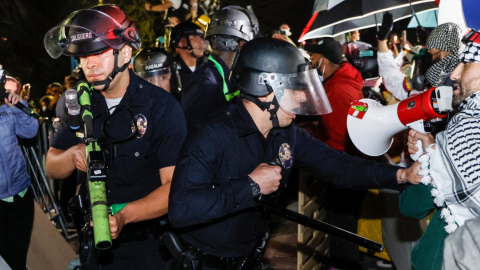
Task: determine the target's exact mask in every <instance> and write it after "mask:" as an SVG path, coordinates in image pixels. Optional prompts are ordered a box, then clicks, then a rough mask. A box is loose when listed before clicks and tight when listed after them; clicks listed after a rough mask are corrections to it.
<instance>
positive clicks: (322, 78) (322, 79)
mask: <svg viewBox="0 0 480 270" xmlns="http://www.w3.org/2000/svg"><path fill="white" fill-rule="evenodd" d="M322 62H323V58H322V59H321V60H320V63H318V66H317V74H318V69H319V68H320V65H322ZM323 75H325V66H323V71H322V75H320V74H318V79H320V82H322V83H323V81H324V80H325V78H324V77H323Z"/></svg>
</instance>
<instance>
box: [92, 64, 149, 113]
mask: <svg viewBox="0 0 480 270" xmlns="http://www.w3.org/2000/svg"><path fill="white" fill-rule="evenodd" d="M128 72H129V73H130V81H129V84H128V86H127V91H126V92H125V94H124V95H123V98H122V101H120V104H119V106H123V107H142V106H143V102H142V101H141V99H140V97H139V93H137V92H138V91H141V89H142V88H143V87H145V85H144V84H145V82H143V81H141V80H139V78H138V76H137V75H136V74H135V73H134V72H133V71H131V70H130V69H128ZM92 99H93V102H92V104H94V106H95V107H96V109H93V114H94V117H96V116H98V115H100V114H102V113H104V112H105V111H106V110H107V104H106V101H105V97H104V96H103V95H102V93H100V91H97V90H94V92H93V96H92Z"/></svg>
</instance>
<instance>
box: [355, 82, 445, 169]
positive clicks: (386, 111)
mask: <svg viewBox="0 0 480 270" xmlns="http://www.w3.org/2000/svg"><path fill="white" fill-rule="evenodd" d="M452 98H453V89H452V87H450V86H440V87H437V88H431V89H430V90H428V91H426V92H424V93H422V94H419V95H415V96H412V97H410V98H408V99H405V100H402V101H400V102H399V103H396V104H393V105H389V106H383V105H381V104H380V103H379V102H377V101H375V100H373V99H361V100H358V101H354V102H352V106H351V107H350V110H349V112H348V116H347V129H348V134H349V135H350V139H351V140H352V142H353V144H354V145H355V146H356V147H357V148H358V150H360V151H361V152H362V153H364V154H366V155H369V156H380V155H382V154H384V153H385V152H387V151H388V149H390V146H391V145H392V143H393V136H394V135H395V134H397V133H398V132H400V131H402V130H405V129H407V128H409V127H410V128H412V129H414V130H416V131H417V132H422V133H428V132H430V131H431V123H430V122H428V121H432V120H434V119H438V118H443V117H445V116H447V114H446V112H447V111H449V110H452ZM429 127H430V130H428V128H429ZM418 142H419V143H420V145H418V144H417V147H418V149H420V150H421V151H420V150H419V151H418V152H417V154H416V155H418V156H419V155H420V154H421V153H419V152H423V150H422V146H421V141H420V140H419V141H418ZM412 158H413V159H414V160H416V159H415V157H412Z"/></svg>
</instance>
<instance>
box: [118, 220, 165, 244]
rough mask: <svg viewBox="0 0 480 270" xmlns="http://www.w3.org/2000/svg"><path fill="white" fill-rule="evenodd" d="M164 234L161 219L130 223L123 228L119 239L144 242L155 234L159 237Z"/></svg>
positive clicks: (125, 241) (156, 237)
mask: <svg viewBox="0 0 480 270" xmlns="http://www.w3.org/2000/svg"><path fill="white" fill-rule="evenodd" d="M161 234H162V228H161V225H160V221H159V219H153V220H147V221H141V222H136V223H130V224H127V225H125V226H124V227H123V228H122V232H121V233H120V236H119V237H118V240H117V241H120V242H121V243H128V242H133V241H135V242H143V241H146V240H147V239H149V238H150V236H152V235H153V236H154V237H155V239H159V238H160V235H161Z"/></svg>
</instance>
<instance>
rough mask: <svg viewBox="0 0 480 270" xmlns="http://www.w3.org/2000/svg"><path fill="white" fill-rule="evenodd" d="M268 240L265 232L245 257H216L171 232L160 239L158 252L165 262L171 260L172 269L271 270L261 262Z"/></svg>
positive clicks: (266, 264)
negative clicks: (172, 261)
mask: <svg viewBox="0 0 480 270" xmlns="http://www.w3.org/2000/svg"><path fill="white" fill-rule="evenodd" d="M268 238H269V234H268V232H266V233H265V236H264V238H262V239H260V241H259V242H258V243H257V245H256V247H255V248H254V250H253V251H252V252H250V253H249V255H247V256H241V257H217V256H214V255H210V254H206V253H205V252H203V251H201V250H200V249H198V248H195V247H192V246H190V245H188V244H186V243H185V242H183V241H182V240H180V239H179V238H178V237H177V235H175V234H174V233H172V232H166V233H164V234H163V235H162V236H161V238H160V252H161V254H162V257H163V258H164V259H165V260H167V259H170V258H173V260H174V264H173V265H172V269H183V270H202V269H203V267H207V268H217V269H224V270H254V269H255V270H256V269H271V268H269V267H268V263H266V262H265V261H263V260H262V257H263V253H264V252H265V249H266V247H267V243H268Z"/></svg>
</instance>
